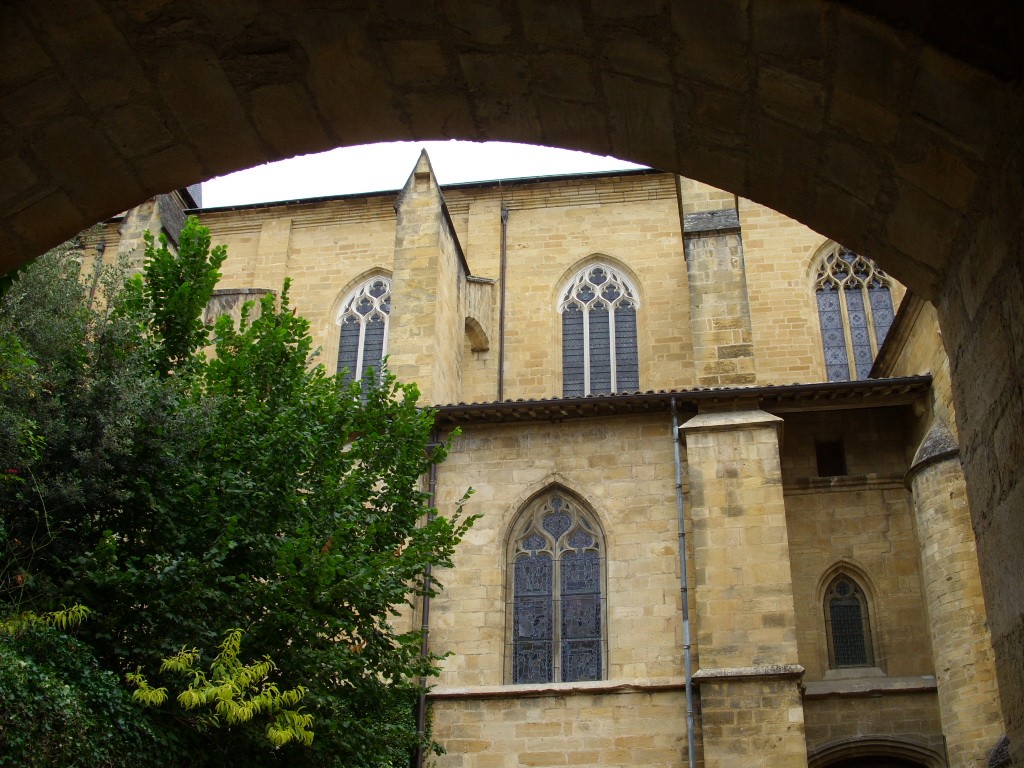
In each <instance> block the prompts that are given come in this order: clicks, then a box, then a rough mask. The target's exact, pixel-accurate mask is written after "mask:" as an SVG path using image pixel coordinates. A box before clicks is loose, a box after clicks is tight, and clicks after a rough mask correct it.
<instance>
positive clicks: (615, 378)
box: [558, 264, 640, 397]
mask: <svg viewBox="0 0 1024 768" xmlns="http://www.w3.org/2000/svg"><path fill="white" fill-rule="evenodd" d="M638 306H639V303H638V301H637V294H636V290H635V289H634V288H633V286H632V285H631V284H630V282H629V281H628V280H627V279H626V278H625V277H624V276H623V275H622V274H621V273H619V272H618V271H616V270H615V269H612V268H611V267H609V266H608V265H606V264H592V265H590V266H588V267H587V268H586V269H583V270H581V271H580V272H579V273H577V274H576V276H575V277H574V278H573V279H572V280H570V281H569V285H568V287H567V288H566V289H565V291H563V292H562V299H561V302H560V303H559V305H558V312H559V314H561V316H562V391H563V394H564V396H565V397H579V396H581V395H602V394H608V393H611V392H629V391H635V390H637V389H639V388H640V365H639V362H638V358H637V344H636V310H637V307H638Z"/></svg>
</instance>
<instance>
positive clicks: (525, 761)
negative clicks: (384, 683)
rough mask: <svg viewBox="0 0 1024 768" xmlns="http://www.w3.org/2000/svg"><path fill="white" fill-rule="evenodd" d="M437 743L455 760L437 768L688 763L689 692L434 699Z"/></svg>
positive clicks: (443, 760)
mask: <svg viewBox="0 0 1024 768" xmlns="http://www.w3.org/2000/svg"><path fill="white" fill-rule="evenodd" d="M431 706H432V708H433V709H432V711H433V716H434V723H435V736H437V737H438V738H440V739H441V741H442V742H443V743H444V744H446V745H447V746H448V754H447V755H444V756H442V757H439V758H435V759H434V761H433V762H432V765H434V766H436V768H519V766H565V765H579V766H595V767H596V766H608V768H613V767H614V768H633V767H634V766H651V767H652V768H670V767H674V766H681V765H685V764H686V736H685V733H686V731H685V729H686V723H685V718H686V704H685V702H684V699H683V693H682V691H673V692H667V693H642V692H640V693H621V694H604V695H587V694H585V693H582V694H576V695H562V696H555V697H542V698H534V697H521V696H515V695H514V694H512V693H511V692H509V693H508V694H507V695H506V696H505V697H502V698H494V699H483V700H474V699H472V698H470V699H468V700H466V699H462V700H459V699H455V700H452V699H448V698H446V697H444V695H443V694H441V695H439V696H435V697H432V705H431Z"/></svg>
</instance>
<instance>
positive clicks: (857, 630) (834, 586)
mask: <svg viewBox="0 0 1024 768" xmlns="http://www.w3.org/2000/svg"><path fill="white" fill-rule="evenodd" d="M825 628H826V635H827V636H828V651H829V666H831V667H832V668H833V669H836V668H840V667H870V666H872V665H873V664H874V654H873V653H872V652H871V625H870V622H869V621H868V603H867V599H866V598H865V597H864V592H863V590H861V588H860V586H859V585H858V584H857V582H855V581H854V580H853V579H851V578H850V577H849V576H846V575H839V576H837V577H836V578H835V579H833V581H832V583H831V584H830V585H829V588H828V592H827V594H826V595H825Z"/></svg>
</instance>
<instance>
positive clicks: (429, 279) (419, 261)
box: [388, 152, 468, 403]
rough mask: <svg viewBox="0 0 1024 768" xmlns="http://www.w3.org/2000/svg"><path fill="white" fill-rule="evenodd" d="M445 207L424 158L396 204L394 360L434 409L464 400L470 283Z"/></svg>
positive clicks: (398, 373) (390, 349) (403, 377)
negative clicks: (396, 297) (467, 298)
mask: <svg viewBox="0 0 1024 768" xmlns="http://www.w3.org/2000/svg"><path fill="white" fill-rule="evenodd" d="M443 206H444V200H443V198H442V197H441V191H440V188H439V186H438V183H437V179H436V178H435V177H434V171H433V169H432V168H431V167H430V160H429V159H428V158H427V154H426V152H424V153H423V154H421V155H420V159H419V162H418V163H417V164H416V168H415V169H414V170H413V172H412V174H411V175H410V176H409V180H408V181H407V182H406V185H405V188H404V189H403V190H402V192H401V194H400V195H399V196H398V203H397V204H396V208H397V211H398V221H397V225H396V227H395V250H394V278H393V281H392V290H393V297H392V302H391V320H390V329H389V330H388V352H389V366H390V368H391V370H392V371H393V372H394V374H395V375H396V376H397V377H398V379H399V380H400V381H415V382H416V383H417V385H418V386H419V388H420V393H421V395H422V396H423V398H424V401H425V402H428V403H451V402H458V401H459V400H460V399H461V394H462V393H461V380H460V379H461V377H460V373H461V368H462V353H463V346H464V344H463V338H464V336H465V332H466V330H465V319H466V307H465V295H466V278H467V276H468V275H467V274H466V269H465V268H464V266H463V264H462V263H461V260H460V258H459V255H460V250H459V245H458V241H457V239H456V236H455V233H454V232H452V231H451V229H450V228H449V226H448V220H447V217H446V216H445V215H444V209H443ZM394 295H399V296H401V297H402V298H401V301H395V300H394ZM392 345H393V346H392Z"/></svg>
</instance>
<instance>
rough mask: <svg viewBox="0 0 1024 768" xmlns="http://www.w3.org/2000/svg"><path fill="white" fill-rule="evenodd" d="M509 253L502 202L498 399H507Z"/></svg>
mask: <svg viewBox="0 0 1024 768" xmlns="http://www.w3.org/2000/svg"><path fill="white" fill-rule="evenodd" d="M507 255H508V208H506V207H505V203H504V202H502V204H501V264H500V267H499V273H498V277H499V279H500V281H501V302H500V306H499V308H498V400H499V401H501V400H504V399H505V271H506V270H505V264H506V257H507Z"/></svg>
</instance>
